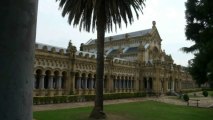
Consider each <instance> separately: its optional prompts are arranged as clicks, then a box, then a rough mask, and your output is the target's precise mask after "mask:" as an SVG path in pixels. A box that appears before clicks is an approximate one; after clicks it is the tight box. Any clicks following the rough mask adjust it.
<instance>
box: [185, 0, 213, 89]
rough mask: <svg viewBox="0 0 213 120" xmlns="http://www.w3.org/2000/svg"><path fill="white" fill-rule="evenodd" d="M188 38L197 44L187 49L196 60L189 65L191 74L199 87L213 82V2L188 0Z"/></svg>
mask: <svg viewBox="0 0 213 120" xmlns="http://www.w3.org/2000/svg"><path fill="white" fill-rule="evenodd" d="M186 20H187V25H186V32H185V34H186V37H187V40H190V41H193V42H194V43H195V44H194V45H192V46H191V47H185V48H183V50H184V51H185V52H192V53H194V55H195V58H194V59H192V60H191V62H190V64H189V72H190V74H191V75H192V77H193V79H194V80H196V82H197V83H198V85H201V84H203V83H205V82H209V83H211V82H210V81H212V80H213V55H212V53H213V37H212V35H213V1H212V0H187V2H186Z"/></svg>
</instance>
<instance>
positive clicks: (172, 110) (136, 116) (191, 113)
mask: <svg viewBox="0 0 213 120" xmlns="http://www.w3.org/2000/svg"><path fill="white" fill-rule="evenodd" d="M91 110H92V107H83V108H73V109H64V110H53V111H41V112H34V118H35V119H36V120H88V115H89V114H90V112H91ZM105 112H106V113H107V114H108V116H109V118H108V120H156V119H158V120H204V119H205V120H212V118H213V114H212V113H213V110H212V109H205V108H195V107H187V106H177V105H171V104H165V103H160V102H154V101H146V102H135V103H124V104H117V105H106V106H105Z"/></svg>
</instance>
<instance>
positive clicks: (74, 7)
mask: <svg viewBox="0 0 213 120" xmlns="http://www.w3.org/2000/svg"><path fill="white" fill-rule="evenodd" d="M56 1H59V6H60V8H61V9H62V16H63V17H64V16H66V15H68V23H69V24H73V26H76V25H79V29H80V30H81V29H85V30H86V31H88V32H89V31H90V30H91V29H92V30H93V31H94V30H95V29H96V21H97V20H96V19H97V11H99V10H100V9H105V13H103V14H104V15H105V16H106V23H105V28H106V30H107V31H109V32H110V31H112V30H113V26H114V27H115V30H117V28H121V25H122V21H123V22H124V23H125V25H126V26H127V25H128V23H129V24H132V22H133V21H134V16H133V15H134V14H133V12H134V13H135V14H136V17H137V18H139V12H140V13H141V14H142V9H143V7H144V6H145V4H144V1H145V0H56ZM100 1H101V2H102V4H104V7H105V8H100V7H99V4H98V2H100Z"/></svg>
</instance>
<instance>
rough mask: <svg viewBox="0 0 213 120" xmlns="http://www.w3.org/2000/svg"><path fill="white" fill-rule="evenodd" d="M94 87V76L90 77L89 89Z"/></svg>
mask: <svg viewBox="0 0 213 120" xmlns="http://www.w3.org/2000/svg"><path fill="white" fill-rule="evenodd" d="M93 88H94V78H91V89H93Z"/></svg>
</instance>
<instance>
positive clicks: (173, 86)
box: [172, 80, 175, 91]
mask: <svg viewBox="0 0 213 120" xmlns="http://www.w3.org/2000/svg"><path fill="white" fill-rule="evenodd" d="M174 88H175V82H174V80H172V91H174Z"/></svg>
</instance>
